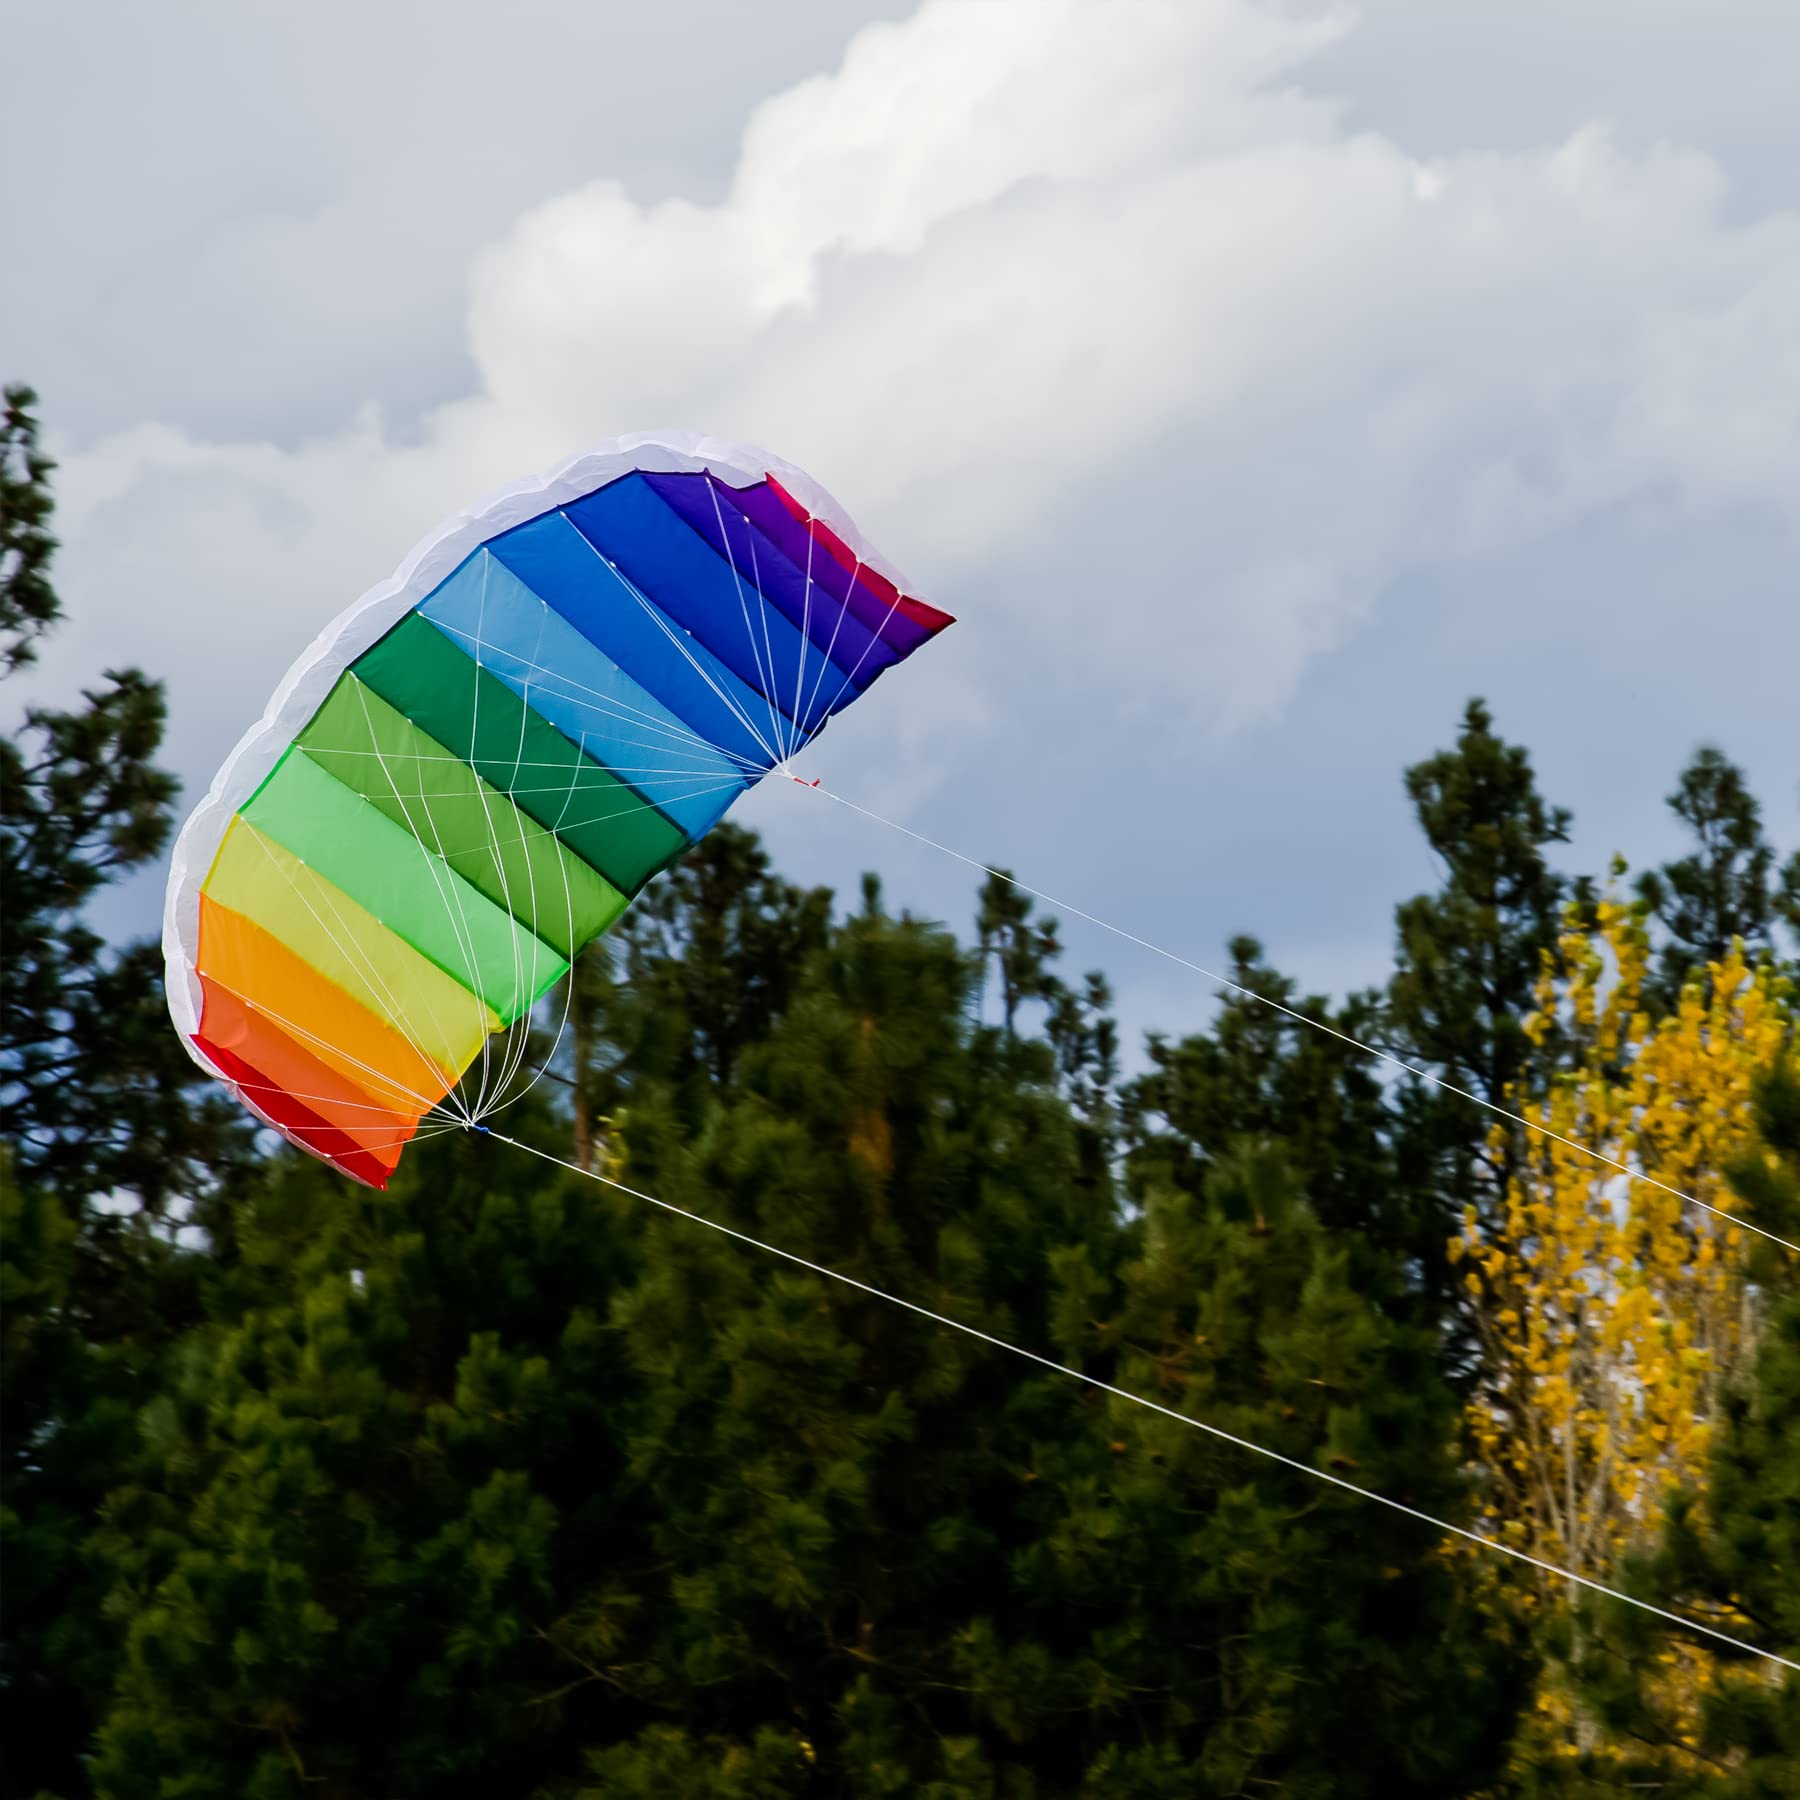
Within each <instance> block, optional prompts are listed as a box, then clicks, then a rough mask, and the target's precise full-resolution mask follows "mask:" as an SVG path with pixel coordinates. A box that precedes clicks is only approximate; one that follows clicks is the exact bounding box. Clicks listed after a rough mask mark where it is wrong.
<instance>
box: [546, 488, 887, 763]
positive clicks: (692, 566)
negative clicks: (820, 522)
mask: <svg viewBox="0 0 1800 1800" xmlns="http://www.w3.org/2000/svg"><path fill="white" fill-rule="evenodd" d="M563 512H564V513H565V514H566V515H567V516H568V517H569V518H570V519H572V520H573V521H574V523H575V525H576V527H577V528H578V529H579V530H580V532H581V533H582V535H583V536H584V537H585V538H587V540H588V541H589V542H590V543H591V544H593V546H594V547H595V548H596V549H597V550H599V551H600V552H601V553H602V554H603V555H604V556H606V557H609V558H610V559H611V560H612V561H613V562H615V563H617V564H618V566H619V567H620V568H621V569H622V570H623V571H624V572H625V574H626V575H627V576H629V577H630V579H631V582H632V584H633V586H635V587H636V588H637V589H638V590H639V591H640V592H641V593H643V594H645V595H647V596H648V597H649V598H650V599H651V600H653V601H655V603H656V604H657V605H658V606H660V607H661V608H662V610H663V611H664V612H665V613H666V614H667V615H668V616H669V617H670V618H671V619H673V620H674V621H675V623H676V624H677V625H680V626H685V627H686V629H687V630H688V631H690V632H692V633H693V635H694V636H695V637H696V638H698V639H699V640H700V642H701V643H703V644H704V645H705V646H706V647H707V648H708V649H709V650H711V651H712V653H713V654H714V655H715V656H716V657H718V658H719V660H720V661H721V662H723V663H724V664H726V666H727V667H729V668H730V669H732V670H733V671H734V672H735V673H736V674H737V675H738V676H739V678H740V679H742V680H743V681H744V682H745V683H746V684H747V685H748V686H750V687H752V688H754V689H755V690H756V691H757V692H758V693H759V694H761V695H763V696H764V698H765V700H766V701H767V703H768V704H769V705H772V706H774V707H775V709H776V710H777V711H778V712H779V713H781V714H782V715H784V722H783V723H782V725H781V727H780V729H781V731H782V734H783V736H784V738H790V737H791V736H792V726H791V723H790V722H791V721H792V720H794V719H796V718H798V720H799V722H800V724H801V725H802V727H803V728H804V729H805V730H807V731H808V732H809V733H810V732H811V731H813V730H816V729H817V728H818V726H819V725H820V724H822V723H823V722H824V720H825V718H826V717H827V716H828V715H829V714H830V713H832V712H834V711H836V710H837V708H838V707H840V706H844V705H847V704H848V703H849V702H850V701H851V700H853V699H855V697H856V695H855V691H854V689H852V688H850V687H848V686H847V685H846V684H845V681H844V677H843V674H842V673H841V672H839V673H837V674H833V672H832V671H831V669H830V667H829V666H828V665H827V664H826V662H825V659H824V656H823V654H822V653H821V652H820V651H819V650H817V649H815V648H814V647H813V646H812V645H810V644H808V643H807V641H806V640H805V639H804V638H803V637H802V636H801V635H800V632H799V630H798V628H797V627H795V626H794V625H792V624H790V623H789V622H788V620H787V619H786V618H784V617H783V616H782V615H781V613H780V612H779V611H777V610H776V609H775V608H773V607H768V606H764V605H763V603H762V598H761V595H760V594H759V592H758V590H757V588H756V586H755V584H754V581H753V579H752V571H751V570H750V569H748V568H741V569H738V570H736V571H735V572H734V571H733V569H732V568H731V566H730V565H729V564H728V563H727V562H726V561H725V559H724V558H722V557H721V556H719V555H718V554H717V553H716V552H715V551H714V550H713V549H712V547H711V546H710V545H709V544H708V543H707V542H706V541H705V540H704V539H703V538H701V537H700V536H699V535H698V534H696V533H695V532H694V531H693V530H691V529H690V528H689V527H688V525H687V524H686V523H685V522H684V521H683V520H682V519H681V518H680V517H679V516H678V515H677V514H676V513H675V512H674V511H673V510H671V508H670V507H669V505H668V503H667V502H666V501H665V500H664V499H663V497H662V496H661V495H660V494H659V493H657V491H656V490H655V488H653V487H652V486H651V485H650V483H649V480H648V479H647V478H646V477H645V476H644V475H642V474H640V473H633V474H630V475H626V476H622V477H621V478H620V479H619V480H617V481H613V482H609V483H608V484H607V485H606V486H605V487H603V488H600V489H597V490H596V491H595V492H594V493H591V494H588V495H586V496H585V497H584V498H582V499H580V500H574V501H571V502H570V503H569V504H568V505H567V506H565V507H564V508H563ZM796 695H798V696H799V699H798V701H796V698H795V696H796Z"/></svg>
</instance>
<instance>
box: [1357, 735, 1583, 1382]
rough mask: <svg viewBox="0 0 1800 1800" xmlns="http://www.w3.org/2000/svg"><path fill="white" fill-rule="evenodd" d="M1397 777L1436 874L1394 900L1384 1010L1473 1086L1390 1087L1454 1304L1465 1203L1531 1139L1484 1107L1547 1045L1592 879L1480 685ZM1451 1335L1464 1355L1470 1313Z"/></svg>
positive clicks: (1409, 1168)
mask: <svg viewBox="0 0 1800 1800" xmlns="http://www.w3.org/2000/svg"><path fill="white" fill-rule="evenodd" d="M1406 790H1407V794H1408V796H1409V797H1410V799H1411V800H1412V803H1413V808H1414V811H1415V812H1416V814H1417V816H1418V820H1419V826H1420V829H1421V830H1422V831H1423V832H1424V834H1425V840H1426V842H1427V843H1428V844H1429V845H1430V846H1431V849H1432V851H1433V852H1434V854H1435V855H1436V856H1437V857H1438V858H1439V859H1440V860H1441V862H1442V863H1443V865H1444V881H1443V885H1442V886H1441V887H1440V888H1439V889H1438V891H1437V892H1436V893H1433V894H1419V895H1416V896H1415V897H1414V898H1412V899H1410V900H1407V901H1405V902H1403V903H1402V904H1401V905H1400V907H1399V908H1398V909H1397V910H1396V914H1395V924H1396V940H1397V941H1396V954H1395V966H1394V973H1393V976H1392V978H1391V979H1390V981H1389V983H1388V987H1387V993H1386V997H1385V1006H1384V1009H1383V1022H1384V1025H1385V1028H1386V1031H1387V1033H1388V1035H1389V1039H1390V1041H1391V1043H1392V1047H1393V1049H1394V1050H1395V1052H1396V1053H1397V1054H1398V1055H1399V1056H1401V1057H1402V1058H1403V1059H1405V1060H1406V1061H1407V1062H1410V1063H1412V1064H1414V1065H1415V1066H1417V1067H1420V1068H1423V1069H1425V1070H1427V1071H1428V1072H1430V1073H1432V1074H1434V1075H1436V1076H1437V1077H1439V1078H1440V1079H1441V1080H1443V1081H1445V1082H1447V1083H1449V1084H1450V1085H1451V1086H1453V1087H1456V1088H1460V1089H1462V1090H1463V1093H1464V1094H1467V1095H1469V1096H1472V1098H1464V1097H1463V1095H1462V1094H1456V1093H1450V1092H1446V1091H1445V1090H1444V1089H1443V1088H1439V1087H1434V1086H1428V1085H1426V1084H1424V1083H1421V1082H1406V1083H1403V1084H1402V1085H1401V1086H1399V1087H1398V1088H1397V1089H1396V1092H1395V1105H1396V1108H1397V1110H1398V1114H1399V1122H1398V1126H1397V1130H1396V1134H1395V1145H1394V1149H1395V1158H1396V1166H1397V1168H1398V1170H1399V1173H1400V1179H1401V1186H1402V1188H1403V1190H1404V1191H1405V1192H1407V1193H1408V1194H1414V1195H1420V1196H1430V1197H1431V1203H1432V1204H1434V1205H1435V1212H1436V1216H1435V1218H1432V1219H1430V1221H1429V1223H1428V1224H1427V1225H1426V1226H1425V1227H1424V1228H1423V1229H1422V1230H1421V1233H1420V1242H1419V1245H1418V1248H1417V1251H1416V1255H1417V1257H1418V1266H1419V1267H1420V1269H1421V1271H1422V1272H1423V1276H1424V1279H1425V1281H1426V1284H1427V1287H1428V1288H1429V1290H1430V1291H1431V1292H1432V1293H1433V1294H1434V1296H1436V1297H1437V1299H1438V1300H1439V1302H1440V1303H1442V1304H1447V1305H1449V1304H1456V1303H1457V1290H1456V1288H1455V1286H1454V1284H1453V1283H1450V1282H1449V1281H1448V1279H1447V1270H1446V1268H1445V1264H1444V1259H1443V1254H1442V1246H1443V1244H1444V1243H1445V1242H1446V1241H1447V1240H1448V1239H1449V1238H1450V1237H1451V1236H1452V1235H1454V1233H1455V1232H1456V1230H1457V1228H1458V1225H1459V1223H1460V1221H1461V1219H1462V1217H1463V1214H1464V1213H1465V1212H1466V1210H1467V1209H1468V1208H1469V1207H1471V1206H1472V1207H1474V1208H1475V1210H1476V1213H1477V1216H1478V1217H1482V1218H1487V1217H1491V1216H1494V1215H1495V1214H1496V1213H1497V1211H1498V1210H1499V1208H1501V1207H1502V1206H1503V1205H1504V1201H1505V1195H1506V1193H1507V1190H1508V1188H1509V1186H1510V1185H1511V1183H1512V1181H1513V1179H1514V1176H1515V1173H1516V1170H1517V1167H1518V1163H1519V1159H1520V1156H1521V1155H1522V1153H1523V1149H1524V1141H1523V1138H1522V1136H1521V1134H1520V1131H1519V1129H1518V1128H1516V1127H1511V1126H1508V1127H1505V1128H1503V1129H1501V1130H1499V1131H1495V1130H1494V1129H1493V1126H1494V1124H1495V1118H1494V1115H1493V1114H1492V1113H1491V1112H1489V1111H1487V1110H1486V1108H1488V1107H1505V1106H1507V1104H1508V1095H1509V1094H1511V1093H1512V1092H1513V1090H1514V1088H1515V1087H1516V1086H1517V1085H1518V1084H1519V1083H1520V1082H1521V1081H1522V1080H1523V1079H1524V1078H1525V1076H1526V1074H1527V1072H1528V1071H1529V1070H1530V1069H1531V1068H1532V1066H1533V1065H1534V1064H1536V1065H1540V1066H1541V1065H1542V1064H1544V1063H1545V1062H1547V1061H1549V1060H1553V1059H1554V1056H1555V1053H1556V1048H1557V1047H1556V1045H1555V1043H1554V1042H1553V1041H1548V1040H1547V1041H1544V1042H1541V1043H1534V1042H1533V1041H1532V1040H1531V1038H1530V1037H1529V1036H1528V1035H1527V1032H1526V1029H1525V1021H1526V1018H1527V1017H1528V1015H1529V1014H1530V1013H1531V1011H1532V1008H1533V1004H1534V999H1533V995H1534V989H1535V985H1536V982H1537V979H1538V974H1539V970H1540V967H1541V964H1542V959H1543V956H1544V954H1545V953H1546V952H1547V951H1549V950H1551V949H1553V948H1554V946H1555V944H1556V941H1557V934H1558V932H1559V931H1560V930H1561V928H1562V911H1563V905H1564V902H1565V900H1567V899H1569V898H1571V897H1573V898H1575V899H1577V900H1581V901H1585V900H1586V899H1587V898H1588V894H1587V889H1586V886H1585V884H1579V885H1578V886H1577V888H1576V890H1575V893H1574V895H1573V896H1571V890H1570V884H1569V883H1568V882H1567V881H1566V880H1565V879H1564V877H1563V876H1561V875H1560V874H1558V873H1557V871H1556V870H1555V869H1553V868H1552V867H1551V864H1550V860H1549V853H1550V851H1551V849H1552V848H1553V847H1554V846H1555V845H1557V844H1562V843H1566V842H1567V841H1568V835H1569V814H1568V813H1567V812H1566V811H1565V810H1564V809H1563V808H1561V807H1553V806H1550V805H1548V804H1547V803H1546V802H1545V800H1544V799H1543V797H1542V796H1541V795H1540V793H1539V792H1538V786H1537V777H1536V775H1535V774H1534V773H1533V771H1532V767H1531V759H1530V757H1529V756H1528V755H1527V754H1526V752H1525V751H1524V749H1523V748H1521V747H1520V746H1518V745H1516V744H1509V743H1507V742H1506V741H1505V740H1504V739H1503V738H1501V737H1500V736H1499V735H1498V734H1497V733H1496V732H1495V730H1494V726H1493V718H1492V715H1491V714H1490V713H1489V712H1488V709H1487V707H1486V706H1485V705H1484V704H1483V703H1482V702H1481V701H1480V700H1471V701H1470V702H1469V704H1468V706H1467V708H1466V709H1465V711H1464V714H1463V723H1462V730H1461V732H1460V733H1459V734H1458V737H1457V742H1456V747H1455V749H1453V750H1446V751H1440V752H1439V753H1438V754H1437V755H1436V756H1432V757H1429V758H1427V759H1426V760H1425V761H1424V762H1421V763H1417V764H1415V765H1414V766H1413V767H1412V768H1410V769H1408V770H1407V772H1406ZM1434 1238H1435V1240H1436V1241H1435V1243H1433V1242H1432V1240H1433V1239H1434ZM1458 1343H1459V1348H1460V1354H1461V1356H1462V1358H1463V1360H1464V1361H1465V1363H1466V1362H1469V1361H1472V1359H1473V1358H1474V1356H1475V1355H1476V1351H1475V1347H1474V1343H1473V1335H1472V1328H1471V1327H1469V1326H1468V1324H1467V1322H1466V1321H1465V1322H1464V1326H1463V1328H1462V1330H1461V1332H1460V1335H1459V1338H1458Z"/></svg>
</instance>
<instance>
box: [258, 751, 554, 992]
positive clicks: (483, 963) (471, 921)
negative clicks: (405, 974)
mask: <svg viewBox="0 0 1800 1800" xmlns="http://www.w3.org/2000/svg"><path fill="white" fill-rule="evenodd" d="M239 810H240V812H241V814H242V816H243V817H244V818H246V819H248V820H249V821H250V823H251V824H252V825H254V826H255V827H256V828H257V830H258V831H261V832H263V833H264V834H265V835H267V836H268V837H270V838H273V839H274V841H275V842H276V843H278V844H280V845H281V846H282V847H283V848H284V849H286V850H290V851H292V852H293V854H294V855H295V856H297V857H299V858H300V860H301V861H302V862H303V863H305V864H306V865H307V866H308V867H309V868H312V869H316V870H317V871H318V872H319V874H321V875H323V876H324V877H325V879H326V880H327V881H330V882H334V883H336V885H337V886H338V887H340V888H342V889H343V891H344V892H345V893H346V894H348V895H349V896H350V898H351V899H352V900H354V901H356V902H357V904H358V905H360V906H362V907H365V908H366V909H367V910H368V911H369V912H371V913H372V914H374V916H375V917H376V918H377V919H379V920H380V921H381V923H382V924H384V925H385V926H387V928H388V929H389V930H390V931H392V932H394V933H395V934H396V935H397V936H399V937H402V938H404V939H405V940H406V941H407V943H409V944H411V945H412V947H413V948H414V949H415V950H417V951H418V952H419V954H420V955H421V956H425V957H428V958H429V959H430V960H431V961H432V962H434V963H436V964H437V966H438V967H439V968H440V969H442V970H443V971H444V972H445V974H447V975H450V976H453V977H454V978H455V979H456V980H458V981H460V982H461V983H462V984H463V986H464V987H466V988H468V989H469V991H470V992H471V993H475V994H479V995H480V996H481V998H482V999H483V1000H485V1001H486V1002H487V1003H488V1005H489V1006H491V1007H492V1008H493V1009H494V1011H495V1012H496V1013H497V1014H499V1016H500V1017H501V1019H503V1020H504V1021H505V1022H506V1023H508V1024H511V1023H512V1021H513V1020H515V1019H517V1018H518V1017H519V1016H520V1015H521V1014H522V1013H524V1012H526V1011H528V1010H529V1009H530V1007H531V1005H532V1003H533V1002H534V1001H535V1000H536V999H537V998H538V997H539V996H540V995H542V994H543V993H544V992H545V991H546V990H547V989H549V988H550V987H551V986H553V985H554V984H555V982H556V981H557V980H558V979H559V978H560V977H561V976H562V975H563V973H564V972H565V971H566V970H567V968H568V963H567V962H566V961H565V960H564V959H563V958H562V957H560V956H558V955H557V954H556V952H555V951H554V950H552V949H551V948H550V946H549V945H548V944H546V943H544V942H543V941H542V940H541V939H540V938H538V937H536V936H535V935H534V934H533V933H531V932H529V931H527V930H526V929H525V928H524V926H523V925H521V924H520V923H519V922H518V921H517V920H515V919H513V918H512V917H511V916H510V915H509V914H507V913H506V912H505V911H503V910H502V909H501V908H500V907H498V906H496V905H495V904H494V903H493V901H491V900H490V899H488V897H487V896H486V895H485V894H483V893H482V892H481V891H480V889H478V888H477V887H475V886H474V885H473V884H472V883H471V882H467V881H465V880H464V879H463V878H462V877H461V876H460V875H458V874H457V873H456V872H455V870H453V869H451V868H449V867H448V866H447V865H446V864H445V863H444V862H443V861H441V860H440V859H439V858H438V857H436V856H434V855H432V854H431V853H430V852H428V851H427V850H426V849H425V847H424V846H423V845H422V844H421V843H420V842H419V840H418V839H417V838H415V837H414V836H413V834H412V833H411V832H410V831H408V830H407V829H406V827H405V826H403V825H396V824H395V823H394V821H393V820H392V819H390V818H389V817H388V816H387V815H386V814H385V813H384V812H382V811H381V810H380V808H379V807H375V806H371V805H370V804H369V802H368V801H367V800H365V799H364V798H363V797H362V796H361V795H360V794H358V793H355V792H353V791H352V790H351V789H350V788H348V787H346V786H345V785H344V784H343V782H341V781H339V780H337V779H336V778H335V777H333V776H331V775H328V774H327V773H326V772H325V771H324V770H323V769H322V768H320V767H319V765H318V764H317V763H316V762H314V761H313V760H312V758H311V757H309V756H308V755H307V754H306V753H305V752H304V751H303V750H300V749H298V748H290V749H289V750H288V752H287V754H286V755H284V756H283V757H282V759H281V761H280V762H279V763H278V764H276V767H275V772H274V773H273V774H272V775H271V776H270V777H269V779H268V780H267V781H265V782H264V783H263V785H262V786H261V787H260V788H259V789H258V790H257V792H256V794H255V795H254V796H253V797H252V798H251V799H250V800H249V801H248V802H246V804H245V805H244V806H243V807H241V808H240V809H239Z"/></svg>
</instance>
